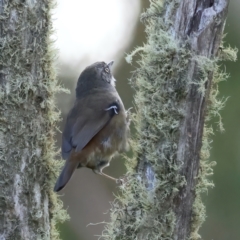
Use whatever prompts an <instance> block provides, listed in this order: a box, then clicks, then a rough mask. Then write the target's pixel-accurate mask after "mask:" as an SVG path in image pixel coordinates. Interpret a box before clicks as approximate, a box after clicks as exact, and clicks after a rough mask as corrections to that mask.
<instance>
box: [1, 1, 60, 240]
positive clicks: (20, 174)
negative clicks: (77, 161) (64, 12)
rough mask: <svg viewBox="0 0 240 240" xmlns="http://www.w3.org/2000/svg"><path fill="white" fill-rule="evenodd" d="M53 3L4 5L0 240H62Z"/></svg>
mask: <svg viewBox="0 0 240 240" xmlns="http://www.w3.org/2000/svg"><path fill="white" fill-rule="evenodd" d="M51 8H52V1H44V0H39V1H17V0H16V1H8V0H0V239H1V240H5V239H11V240H13V239H18V240H21V239H24V240H27V239H58V233H57V231H56V229H55V224H56V222H57V221H59V219H62V220H63V219H64V218H65V213H64V212H63V210H61V202H59V200H58V199H57V198H56V196H55V194H54V193H53V192H52V188H53V181H54V180H55V177H56V176H55V175H56V174H55V171H56V170H57V169H58V168H59V166H57V164H59V163H58V162H57V161H54V156H55V153H54V147H53V136H54V129H55V126H56V120H57V119H58V113H57V112H56V110H55V106H54V101H53V97H54V93H55V92H56V91H58V90H59V87H58V86H57V82H56V78H55V72H54V68H53V66H52V61H53V58H54V56H55V54H54V52H53V50H52V49H51V47H50V46H49V44H50V39H49V36H50V33H51V29H52V23H51V15H50V10H51Z"/></svg>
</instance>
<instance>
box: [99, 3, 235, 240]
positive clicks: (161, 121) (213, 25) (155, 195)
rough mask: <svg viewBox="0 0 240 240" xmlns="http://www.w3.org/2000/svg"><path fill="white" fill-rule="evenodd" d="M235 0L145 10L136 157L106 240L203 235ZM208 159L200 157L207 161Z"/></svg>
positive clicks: (231, 55)
mask: <svg viewBox="0 0 240 240" xmlns="http://www.w3.org/2000/svg"><path fill="white" fill-rule="evenodd" d="M227 7H228V0H182V1H177V0H173V1H162V0H155V1H153V0H152V1H150V7H149V8H148V9H147V11H146V12H145V13H143V14H142V16H141V19H142V21H143V22H144V23H145V24H146V33H147V43H146V44H145V45H144V46H143V47H141V48H138V49H136V50H135V51H134V52H133V53H132V54H131V55H129V56H128V57H127V60H128V61H129V62H131V61H132V57H133V55H134V54H136V53H137V52H141V59H140V60H139V61H138V63H139V65H140V66H139V68H138V69H137V70H136V71H135V72H134V74H133V77H132V79H131V83H132V85H133V87H134V88H135V89H136V95H135V106H136V116H135V118H134V119H135V127H136V130H137V137H136V139H135V141H134V143H133V150H134V153H135V156H134V157H133V158H130V159H128V162H127V164H128V166H127V167H128V173H127V175H126V177H125V183H124V184H123V186H122V187H121V190H122V194H123V196H122V197H118V201H114V202H113V204H112V209H111V212H112V214H111V217H112V222H111V223H109V224H108V225H107V226H106V230H105V231H104V233H103V235H102V237H103V238H104V239H129V240H130V239H138V240H140V239H142V240H145V239H151V240H155V239H165V240H166V239H174V240H186V239H199V238H200V236H199V234H198V230H199V228H200V226H201V224H202V222H203V221H204V219H205V208H204V206H203V204H202V202H201V199H200V193H202V192H204V191H206V189H207V187H209V186H212V185H213V184H212V183H211V182H209V180H208V179H207V176H208V175H210V174H212V168H211V166H212V165H213V163H210V162H208V161H207V159H208V156H209V140H208V136H209V135H210V134H211V132H212V129H211V128H210V127H206V126H205V124H206V121H208V120H209V119H210V117H211V116H214V115H217V116H219V120H220V122H219V123H220V126H221V118H220V115H219V113H218V111H219V110H220V108H221V107H222V106H223V104H224V101H223V102H221V101H219V100H217V99H216V96H217V93H218V91H217V83H218V82H219V81H221V80H223V79H224V78H226V74H224V73H223V72H221V71H220V70H219V69H218V66H217V62H218V61H219V60H222V59H232V60H235V58H236V53H235V52H234V51H232V50H231V49H223V48H222V47H221V48H220V44H221V39H222V36H223V29H224V23H225V20H226V15H227ZM200 160H201V161H200Z"/></svg>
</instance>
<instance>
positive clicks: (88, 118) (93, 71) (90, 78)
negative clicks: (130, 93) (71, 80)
mask: <svg viewBox="0 0 240 240" xmlns="http://www.w3.org/2000/svg"><path fill="white" fill-rule="evenodd" d="M112 65H113V61H112V62H110V63H109V64H106V63H105V62H96V63H94V64H92V65H90V66H89V67H87V68H86V69H85V70H84V71H83V72H82V73H81V75H80V77H79V79H78V83H77V87H76V100H75V103H74V106H73V108H72V109H71V111H70V112H69V114H68V116H67V121H66V125H65V128H64V131H63V134H62V157H63V159H66V163H65V166H64V167H63V170H62V172H61V174H60V176H59V178H58V180H57V183H56V185H55V187H54V191H55V192H58V191H60V190H61V189H63V188H64V187H65V185H66V184H67V182H68V181H69V180H70V178H71V176H72V174H73V172H74V170H75V169H76V168H80V167H88V168H91V169H92V170H93V171H94V172H95V173H97V174H100V175H103V176H105V177H108V178H110V179H112V180H115V181H117V180H118V179H115V178H113V177H111V176H108V175H106V174H104V173H103V172H102V170H103V169H104V168H105V167H107V166H109V163H110V161H111V159H112V157H113V156H114V155H116V154H117V153H118V152H122V151H125V150H127V148H128V132H129V119H128V116H127V112H126V111H125V108H124V105H123V103H122V100H121V98H120V97H119V95H118V93H117V90H116V89H115V79H114V77H113V75H112V72H111V67H112Z"/></svg>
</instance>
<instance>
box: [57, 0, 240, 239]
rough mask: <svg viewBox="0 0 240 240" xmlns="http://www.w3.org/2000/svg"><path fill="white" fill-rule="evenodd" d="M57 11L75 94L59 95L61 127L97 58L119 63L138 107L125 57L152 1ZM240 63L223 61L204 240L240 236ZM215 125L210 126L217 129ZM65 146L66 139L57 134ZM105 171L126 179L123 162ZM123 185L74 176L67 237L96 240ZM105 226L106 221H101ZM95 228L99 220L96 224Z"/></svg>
mask: <svg viewBox="0 0 240 240" xmlns="http://www.w3.org/2000/svg"><path fill="white" fill-rule="evenodd" d="M57 3H58V7H57V8H56V9H55V11H54V19H55V20H54V28H55V29H56V33H55V35H54V38H55V39H56V47H57V48H58V49H59V62H58V69H59V80H60V82H61V83H62V85H64V86H65V87H66V88H68V89H69V90H70V91H71V94H59V95H58V96H57V102H58V107H59V109H60V110H61V112H62V117H63V122H61V123H60V129H62V127H63V123H64V122H65V117H66V114H67V112H68V111H69V109H70V108H71V106H72V103H73V101H74V97H75V85H76V81H77V79H78V76H79V74H80V73H81V71H82V70H83V69H84V68H85V67H86V66H88V65H90V64H91V63H93V62H96V61H106V62H108V61H111V60H115V64H114V75H115V78H116V79H117V89H118V91H119V94H120V96H121V97H122V99H123V102H124V104H125V106H126V108H129V107H131V106H132V105H133V103H132V99H133V90H132V89H131V88H130V86H129V83H128V79H129V78H130V76H131V71H132V70H134V68H135V67H136V66H137V65H136V64H135V63H134V64H133V66H130V65H128V64H127V63H126V62H125V60H124V57H125V56H126V53H129V52H130V51H131V50H133V49H134V48H135V47H136V46H138V45H142V43H143V42H144V41H145V33H144V26H143V25H142V24H141V23H140V22H139V16H140V12H142V11H143V9H146V7H147V6H148V1H146V0H142V1H140V0H101V1H99V0H87V1H86V0H68V1H66V0H57ZM239 12H240V2H239V1H238V0H232V1H231V3H230V8H229V14H228V21H227V24H226V30H225V32H226V33H227V37H226V38H225V43H226V44H227V45H228V44H230V45H231V46H232V47H235V46H236V47H238V48H240V24H239V23H240V15H239ZM239 63H240V62H239V61H238V62H235V63H229V62H228V63H226V64H222V67H223V68H225V65H226V69H227V72H229V73H230V74H231V77H230V79H229V80H228V81H227V82H223V83H221V84H220V91H221V96H225V97H226V96H230V98H229V100H228V102H227V105H226V107H225V109H224V110H223V111H222V117H223V122H224V126H225V129H226V131H225V133H223V134H221V133H219V132H217V131H216V132H215V135H214V137H213V144H212V153H211V160H213V161H216V162H217V166H216V167H215V168H214V172H215V174H214V176H213V177H212V179H213V181H214V183H215V185H216V187H215V188H214V189H209V191H208V195H207V196H206V195H205V196H204V201H205V203H206V206H207V216H208V217H207V221H206V222H205V223H204V225H203V227H202V229H201V231H200V233H201V235H202V237H203V239H205V240H212V239H214V240H215V239H216V240H228V239H234V240H235V239H240V81H239V75H240V64H239ZM221 96H220V97H221ZM215 122H216V120H213V121H212V124H213V125H214V126H215V129H216V123H215ZM57 142H58V146H59V147H60V144H61V134H59V133H58V134H57ZM105 172H106V173H108V174H110V175H112V176H115V177H119V176H121V175H123V174H124V172H125V167H124V161H123V159H121V158H117V159H115V161H113V162H112V163H111V166H110V167H109V168H108V169H106V170H105ZM116 192H117V188H116V185H115V183H114V182H111V181H110V180H108V179H105V178H103V177H101V176H98V175H96V174H94V173H93V172H92V171H91V170H89V169H80V170H78V171H76V172H75V174H74V177H73V178H72V179H71V181H70V182H69V184H68V185H67V187H66V188H65V189H64V190H63V191H62V192H61V195H62V197H61V198H62V200H63V202H64V207H65V208H66V209H67V211H68V213H69V215H70V216H71V220H70V221H68V222H66V223H64V224H62V225H59V229H60V232H61V237H62V239H63V240H97V239H98V236H99V235H100V234H101V232H102V230H103V228H104V221H109V213H108V209H109V208H110V202H111V201H112V200H113V199H114V195H113V194H114V193H116ZM101 222H102V223H101ZM89 223H93V224H96V223H101V224H98V225H95V226H93V225H90V226H87V225H88V224H89Z"/></svg>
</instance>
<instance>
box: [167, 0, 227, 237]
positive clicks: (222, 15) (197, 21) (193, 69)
mask: <svg viewBox="0 0 240 240" xmlns="http://www.w3.org/2000/svg"><path fill="white" fill-rule="evenodd" d="M228 2H229V1H228V0H218V1H214V0H203V1H197V0H195V1H190V0H188V1H187V0H186V1H181V3H180V5H179V7H178V9H177V11H176V15H175V17H174V16H172V20H173V28H172V29H171V30H170V31H172V34H173V36H174V38H176V39H178V40H180V41H186V40H187V39H188V40H189V43H190V45H191V47H190V48H191V51H192V52H193V53H194V54H197V55H200V56H204V57H206V58H208V59H214V58H215V57H217V54H218V52H219V47H220V43H221V40H222V35H223V30H224V24H225V20H226V16H227V8H228ZM165 16H166V15H165ZM166 17H167V16H166ZM187 75H188V78H189V79H195V80H196V81H200V79H201V75H200V73H199V68H198V63H197V61H195V60H194V59H192V61H191V62H190V64H189V68H188V73H187ZM212 78H213V70H212V71H209V72H208V79H207V81H206V82H205V94H203V93H201V92H199V91H198V88H199V86H196V85H191V86H190V89H189V92H188V95H187V97H186V102H185V117H184V119H183V120H182V122H181V124H180V137H179V143H178V151H177V161H178V162H181V163H183V166H182V168H181V170H180V174H181V175H183V176H184V177H185V179H186V183H187V184H186V185H185V187H183V188H182V189H181V190H180V192H179V194H178V195H177V196H176V198H175V201H174V206H173V207H174V208H175V213H176V226H175V239H187V238H188V237H189V236H190V233H191V221H192V219H193V216H192V214H193V213H192V207H193V202H194V200H195V191H194V189H195V186H196V184H197V176H198V173H199V159H200V150H201V146H202V135H203V126H204V120H205V119H204V118H205V112H206V110H207V109H206V108H207V106H206V104H207V98H208V96H209V91H210V89H211V82H212Z"/></svg>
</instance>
